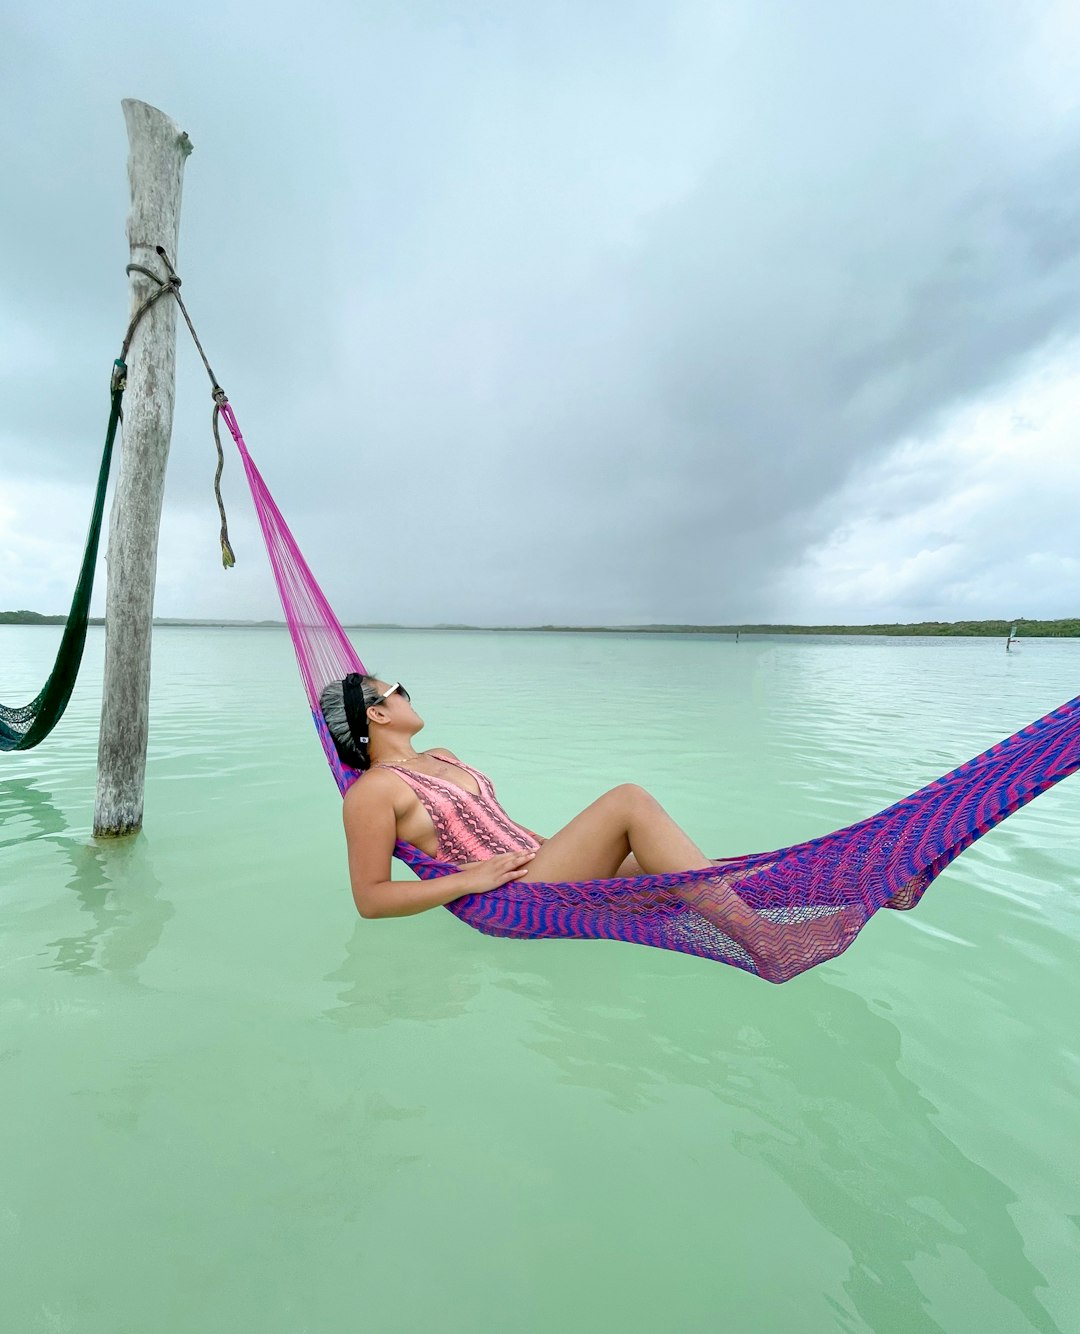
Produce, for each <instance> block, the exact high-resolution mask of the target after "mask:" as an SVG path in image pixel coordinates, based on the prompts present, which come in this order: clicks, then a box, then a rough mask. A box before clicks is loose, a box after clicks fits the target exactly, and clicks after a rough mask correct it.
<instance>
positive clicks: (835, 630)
mask: <svg viewBox="0 0 1080 1334" xmlns="http://www.w3.org/2000/svg"><path fill="white" fill-rule="evenodd" d="M66 620H67V617H66V616H43V615H42V614H41V613H40V612H36V611H0V625H63V624H64V622H65V621H66ZM90 624H91V625H104V624H105V622H104V619H103V618H102V617H100V616H92V617H91V618H90ZM154 624H155V625H234V626H253V627H254V626H284V624H285V623H284V621H209V620H190V621H187V620H183V619H178V618H174V617H163V618H161V619H160V620H157V619H155V621H154ZM1013 626H1015V627H1016V633H1017V635H1018V636H1020V637H1025V638H1028V639H1038V638H1044V637H1047V638H1053V639H1077V638H1080V617H1071V618H1070V617H1066V618H1064V619H1063V620H1056V621H1032V620H1027V619H1025V618H1024V617H1022V616H1018V617H1017V618H1016V620H1014V621H1011V620H1010V621H909V622H889V623H888V624H885V623H881V624H875V625H456V624H455V625H449V624H445V623H444V624H442V625H396V624H392V623H389V622H386V621H380V622H378V623H369V624H366V625H351V626H349V627H347V628H348V629H352V630H514V631H518V632H520V631H522V630H531V631H536V632H543V631H548V632H554V633H556V634H560V633H561V634H571V633H578V634H581V633H594V634H595V633H606V634H653V635H661V634H667V635H735V634H743V635H925V636H939V637H941V638H946V637H950V636H951V637H957V636H965V635H966V636H970V637H978V636H981V637H982V638H987V639H995V638H1000V639H1004V638H1005V636H1006V635H1007V634H1008V633H1009V631H1010V630H1012V628H1013Z"/></svg>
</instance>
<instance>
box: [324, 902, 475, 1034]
mask: <svg viewBox="0 0 1080 1334" xmlns="http://www.w3.org/2000/svg"><path fill="white" fill-rule="evenodd" d="M402 925H403V924H402V923H394V924H389V923H388V924H386V925H385V926H384V927H383V928H382V933H386V932H393V931H395V930H400V929H401V927H402ZM417 925H418V924H417ZM426 925H427V923H425V926H426ZM421 929H423V928H421ZM379 938H380V927H379V924H378V923H377V922H370V921H364V920H362V919H361V920H359V921H357V923H356V925H355V926H354V927H353V930H352V934H351V935H350V937H349V940H348V943H347V945H346V947H345V958H344V959H343V960H342V962H341V964H340V965H339V966H338V967H337V968H335V969H334V970H333V971H332V972H330V973H327V974H326V976H325V978H324V981H327V982H335V983H341V984H342V986H341V989H340V990H339V991H338V993H337V996H338V1001H337V1004H336V1005H332V1006H330V1007H329V1008H328V1009H326V1010H325V1011H324V1012H323V1013H324V1016H325V1017H326V1018H327V1019H330V1020H332V1021H333V1022H334V1023H335V1024H338V1025H340V1026H341V1027H342V1028H360V1029H363V1028H381V1027H383V1025H385V1024H389V1023H394V1022H398V1021H400V1020H408V1019H413V1020H419V1021H421V1022H423V1021H428V1022H430V1021H431V1020H439V1019H453V1018H456V1017H457V1016H459V1015H461V1014H464V1013H465V1011H466V1010H467V1009H468V1007H469V1004H470V1002H472V1001H473V1000H475V998H476V996H477V995H478V993H479V992H480V989H481V986H482V985H483V981H484V975H485V974H486V971H487V969H486V967H485V966H484V963H483V957H482V955H480V954H476V955H474V956H472V964H471V966H470V964H469V962H468V960H469V957H470V956H468V955H465V956H462V955H459V956H458V957H457V959H456V961H455V962H456V964H457V966H456V967H455V968H454V969H453V970H452V971H449V970H447V971H442V970H439V971H433V972H426V971H424V970H413V969H403V968H402V966H401V956H400V954H399V952H398V951H397V950H396V949H388V950H385V951H383V950H380V949H379V948H378V941H379Z"/></svg>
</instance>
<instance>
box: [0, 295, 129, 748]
mask: <svg viewBox="0 0 1080 1334" xmlns="http://www.w3.org/2000/svg"><path fill="white" fill-rule="evenodd" d="M140 314H141V312H140ZM126 385H127V365H126V363H125V362H124V360H123V358H121V357H118V358H117V359H116V361H115V362H114V363H113V372H112V383H111V386H110V388H111V393H112V407H111V410H110V412H109V426H108V430H107V431H106V432H105V448H104V450H103V452H102V455H101V467H100V468H99V469H98V483H97V494H96V495H95V497H94V512H93V514H92V515H91V517H90V528H89V531H88V532H87V535H86V547H85V549H84V551H83V558H82V566H81V568H80V570H79V581H78V583H77V584H76V585H75V596H74V597H73V598H72V600H71V610H70V611H69V612H68V618H67V624H66V625H65V626H64V633H63V636H62V637H61V640H60V648H59V650H58V651H57V654H56V662H55V663H54V665H53V669H52V671H51V673H50V674H49V679H48V680H47V681H46V682H45V685H44V686H43V688H42V689H41V691H40V693H39V694H38V695H37V696H36V697H35V698H34V699H32V700H31V701H30V703H29V704H26V705H23V706H22V707H21V708H8V707H7V706H5V705H3V704H0V751H5V750H30V748H31V747H32V746H36V745H37V744H38V743H39V742H40V741H44V740H45V738H46V737H47V736H48V735H49V733H50V732H51V731H52V730H53V728H54V727H55V726H56V724H57V723H58V722H59V721H60V719H61V717H62V716H63V713H64V710H65V709H66V708H67V705H68V701H69V700H70V699H71V692H72V691H73V690H74V689H75V678H76V677H77V676H78V674H79V664H80V662H81V661H82V655H83V646H84V645H85V643H86V627H87V623H88V621H89V618H90V595H91V593H92V592H93V589H94V567H95V565H96V564H97V554H98V542H99V539H100V537H101V521H102V517H103V515H104V513H105V492H106V490H107V489H108V485H109V468H110V465H111V463H112V453H113V442H114V441H115V439H116V431H117V427H118V426H119V424H120V420H121V404H122V401H123V397H124V389H125V387H126Z"/></svg>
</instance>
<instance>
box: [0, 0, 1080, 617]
mask: <svg viewBox="0 0 1080 1334" xmlns="http://www.w3.org/2000/svg"><path fill="white" fill-rule="evenodd" d="M137 16H141V17H140V21H139V22H136V17H137ZM1047 22H1049V20H1048V19H1046V18H1045V16H1040V17H1039V19H1038V20H1036V18H1035V17H1031V16H1026V15H1023V14H1019V13H1017V12H1016V11H1015V10H1014V9H1013V8H1012V7H1007V6H1000V7H995V6H992V5H991V6H987V5H984V4H980V5H975V4H971V5H969V6H957V7H952V8H951V9H950V11H949V13H948V14H942V12H941V7H940V6H936V5H930V4H913V5H909V6H905V7H904V8H903V11H902V12H899V11H898V12H895V13H894V12H891V11H889V12H886V11H885V10H884V9H883V8H881V7H877V6H851V5H846V4H845V5H835V6H824V7H812V8H811V7H807V6H803V5H798V4H795V3H787V4H774V5H768V6H761V5H756V4H749V3H747V4H733V5H729V6H708V5H699V4H691V3H675V4H673V5H670V6H665V7H662V8H661V7H658V6H646V5H629V6H628V5H618V6H616V5H614V4H599V5H592V6H587V7H582V6H569V5H566V6H564V5H554V6H545V7H542V8H540V7H529V6H525V5H510V4H503V5H498V4H496V5H493V6H488V7H484V9H483V11H482V12H481V11H479V10H478V9H477V7H476V6H472V5H450V4H446V5H436V6H433V7H431V8H430V9H427V10H425V11H424V13H423V15H421V14H420V13H419V12H418V11H414V12H411V13H403V12H402V11H401V10H400V9H398V8H391V7H378V6H375V7H367V8H364V9H362V10H353V9H350V8H347V7H345V6H336V5H325V6H315V7H314V8H313V10H312V12H311V13H310V14H307V15H305V21H304V22H303V24H300V23H298V22H297V21H296V19H295V18H294V17H293V16H292V15H291V14H290V12H289V11H287V10H286V9H285V8H283V7H278V8H273V7H271V8H270V9H266V8H260V9H258V10H256V9H254V8H252V7H250V6H246V5H242V4H234V5H231V6H227V7H225V8H224V9H221V8H214V9H213V10H212V11H211V10H210V8H208V7H205V6H200V5H198V4H196V5H194V6H189V7H187V9H186V10H185V12H184V14H183V15H182V16H179V17H177V18H173V17H170V18H169V21H168V23H166V22H165V20H164V18H162V19H161V20H157V19H154V18H151V19H149V20H147V19H146V16H145V14H144V13H143V11H142V10H141V9H140V8H138V7H136V6H134V5H127V6H124V5H122V6H118V7H113V8H111V9H110V11H109V13H108V14H107V15H89V14H85V13H83V12H82V11H81V10H80V9H79V8H78V7H76V6H73V5H67V6H64V5H61V6H59V7H55V8H54V9H52V10H50V11H49V13H48V14H40V15H38V14H31V13H29V12H27V13H24V14H22V15H20V17H19V19H18V20H17V23H18V24H19V25H20V27H19V28H18V29H17V30H16V31H15V33H14V37H13V40H12V42H11V43H10V44H9V45H8V52H7V57H6V58H7V60H8V62H9V69H8V70H7V72H6V76H5V80H4V92H3V94H2V96H3V98H4V100H5V103H7V107H6V113H5V116H4V118H3V121H4V128H3V129H2V130H0V135H2V137H3V143H4V157H5V162H6V167H5V176H6V178H7V182H8V187H9V196H8V198H9V204H8V207H7V208H5V210H4V215H3V220H2V222H0V226H2V227H3V235H2V239H3V246H2V254H0V283H2V290H3V293H4V302H3V306H4V311H5V315H4V317H3V320H2V321H0V338H2V340H3V346H5V347H6V348H7V349H8V350H9V352H11V353H12V355H9V356H7V357H6V358H5V361H6V364H5V366H4V367H3V368H0V378H2V380H3V389H4V402H5V420H4V423H3V426H2V427H0V466H2V467H3V468H4V471H5V475H7V476H8V477H9V478H11V479H15V480H18V481H19V483H20V496H21V497H23V501H22V503H23V504H24V505H25V504H32V496H33V487H34V483H35V479H37V480H40V481H41V482H42V483H44V482H45V481H48V480H55V479H56V477H57V475H58V474H62V475H64V476H65V477H68V476H70V478H71V485H72V486H73V487H74V486H75V483H76V473H77V472H78V470H79V469H80V468H82V469H85V473H86V477H87V484H86V503H87V508H88V507H89V497H90V477H91V475H92V462H91V461H90V460H91V458H92V453H93V449H94V448H96V447H97V445H96V441H97V436H98V434H99V433H100V430H101V429H102V427H103V420H104V394H103V380H104V376H105V375H106V374H107V368H108V365H109V363H110V362H111V358H112V356H113V355H114V353H115V349H114V343H115V342H116V341H117V340H118V339H119V336H120V333H121V331H122V327H123V322H124V316H125V304H126V293H125V289H124V282H123V264H124V262H125V260H126V254H125V247H124V241H123V218H124V213H125V209H126V198H125V183H124V176H123V159H124V152H125V147H124V143H123V132H122V121H121V118H120V113H119V108H118V102H119V99H120V97H122V96H126V95H135V96H142V97H145V98H146V99H147V100H149V101H152V102H154V103H155V104H157V105H159V106H162V107H163V108H164V109H165V110H167V111H169V112H170V114H172V115H173V116H174V117H175V118H176V119H178V120H179V121H180V122H181V123H182V124H183V125H184V126H185V128H187V129H188V130H189V132H190V133H191V136H192V138H193V140H194V142H195V146H196V151H195V154H194V155H193V157H192V158H191V159H190V161H189V163H188V167H187V177H186V184H185V206H184V224H183V241H182V253H181V256H180V269H181V272H182V273H183V274H184V276H185V292H186V294H187V298H188V301H189V303H190V305H191V308H192V311H193V314H194V315H195V316H196V319H197V321H198V323H199V326H200V331H201V333H202V334H203V336H204V338H205V340H206V342H207V344H208V348H209V350H210V353H211V358H212V360H213V361H214V363H215V367H216V369H217V370H218V372H219V374H220V375H221V378H222V380H223V382H224V383H225V385H226V388H227V389H228V390H229V392H230V395H231V397H232V399H233V402H234V404H235V406H236V408H237V412H238V414H239V416H240V420H241V422H242V424H243V426H244V428H245V433H246V435H247V437H248V439H249V443H250V444H251V447H252V449H253V451H254V452H255V454H256V457H257V458H258V459H259V461H260V465H261V466H262V468H263V471H264V473H265V475H266V477H267V479H268V481H269V482H270V484H271V487H272V489H273V490H274V492H275V494H276V496H277V499H278V501H279V503H280V505H281V506H282V508H283V510H284V511H285V513H286V515H287V517H289V519H290V521H291V522H292V523H293V525H294V527H295V529H296V531H297V535H298V537H299V538H300V540H301V543H302V545H303V546H304V547H305V550H306V551H307V554H308V556H309V559H310V561H311V564H312V566H313V568H314V569H315V570H316V572H317V573H318V574H319V575H320V577H321V578H322V579H323V580H324V582H325V584H326V588H327V591H328V593H329V595H330V596H331V599H332V601H333V602H334V603H335V605H336V606H338V608H339V610H340V611H341V613H342V615H343V616H344V617H345V618H347V619H375V620H402V621H442V620H445V621H459V620H465V621H471V622H477V623H496V624H504V623H513V622H517V623H531V622H537V621H560V622H592V621H608V622H632V621H684V620H685V621H717V622H720V621H727V620H741V619H765V618H769V617H776V618H778V619H779V618H783V619H797V618H799V608H798V607H794V606H791V605H788V603H787V602H785V598H786V597H787V596H788V594H787V593H785V591H784V590H785V589H787V590H790V587H791V572H792V570H793V569H795V568H797V567H798V566H799V564H800V562H801V561H803V560H804V559H805V558H806V553H807V552H809V551H812V550H818V549H820V547H821V545H822V543H823V542H826V541H827V539H828V536H829V526H830V525H835V524H836V523H837V522H838V519H837V514H836V509H835V505H831V504H830V498H835V497H837V496H840V495H843V496H844V497H845V498H846V499H847V500H849V501H850V502H851V503H852V504H854V505H856V506H857V505H858V495H857V493H855V494H852V492H851V488H850V485H849V483H850V479H851V478H852V476H853V475H858V474H859V471H860V470H865V469H866V468H867V467H869V466H871V465H872V464H873V463H874V461H875V460H885V459H887V457H888V455H889V453H890V451H892V450H894V449H895V448H896V447H897V445H898V444H899V443H900V442H901V441H903V440H904V439H906V438H908V437H910V436H911V435H912V434H917V433H920V432H926V431H930V430H932V429H933V427H934V424H935V423H936V422H939V421H941V420H943V419H944V418H945V417H946V416H947V414H948V413H949V412H951V411H953V410H955V409H956V408H958V407H959V406H962V405H963V404H965V403H967V402H970V401H973V400H976V399H977V398H978V397H979V396H980V395H982V394H984V393H987V392H990V391H991V390H992V389H994V387H995V386H999V385H1000V384H1001V383H1002V382H1004V381H1007V380H1008V379H1009V377H1010V376H1012V375H1013V374H1014V373H1015V372H1016V370H1017V368H1018V367H1019V366H1021V365H1022V364H1026V363H1027V362H1028V361H1029V360H1030V359H1031V357H1032V356H1033V355H1038V352H1039V349H1040V348H1043V347H1049V346H1051V345H1056V344H1057V343H1058V342H1060V341H1061V340H1062V339H1067V338H1069V337H1071V336H1075V334H1076V333H1077V322H1078V312H1080V262H1078V255H1077V243H1076V237H1077V235H1078V230H1077V225H1076V224H1077V221H1078V216H1077V215H1078V213H1080V197H1078V192H1077V189H1076V187H1075V185H1074V182H1075V180H1076V179H1077V173H1076V167H1077V164H1078V158H1080V126H1078V123H1077V118H1076V116H1075V114H1074V112H1073V110H1071V109H1070V107H1069V106H1068V105H1066V106H1064V107H1063V98H1064V97H1065V96H1066V94H1065V93H1064V92H1063V89H1066V88H1067V87H1068V79H1067V77H1066V75H1067V70H1066V69H1065V68H1064V67H1063V66H1062V64H1061V61H1062V60H1064V57H1063V56H1060V57H1059V55H1058V54H1057V53H1058V52H1059V51H1061V50H1064V49H1065V48H1066V45H1067V44H1066V43H1064V42H1063V41H1062V40H1061V38H1062V37H1063V36H1064V34H1063V33H1061V32H1056V33H1055V32H1054V31H1048V29H1047V28H1046V23H1047ZM1040 25H1041V26H1040ZM210 29H212V30H213V34H214V40H212V41H210V40H208V39H207V33H208V31H209V30H210ZM166 38H167V40H166ZM132 69H137V70H139V71H140V74H141V78H140V79H139V80H138V83H139V85H140V86H134V85H133V83H132V80H131V75H130V71H131V70H132ZM14 351H18V352H19V358H18V360H17V361H16V359H15V358H14V355H13V353H14ZM201 375H202V372H201V368H199V367H198V364H197V362H196V361H195V360H194V358H193V357H192V356H191V354H190V353H189V352H188V351H187V350H186V349H184V350H183V351H182V354H181V363H180V394H179V406H178V412H177V420H176V427H175V431H174V443H173V454H172V458H171V460H170V480H169V490H168V496H167V506H168V507H169V512H170V515H171V519H170V522H172V523H173V525H174V528H175V529H176V530H177V531H178V532H179V530H180V529H182V530H183V534H184V538H183V540H182V541H181V540H179V538H178V539H177V540H176V541H175V542H173V541H171V540H170V541H168V542H166V545H165V546H164V547H163V553H162V555H163V559H162V571H161V578H162V584H161V595H160V596H159V603H158V607H159V610H160V611H162V612H163V613H164V614H174V615H178V614H192V615H210V614H223V615H238V616H242V615H269V614H273V611H274V608H273V605H272V601H271V599H272V590H271V587H270V584H269V581H268V578H267V577H266V575H265V572H264V571H262V570H261V569H260V572H259V573H258V574H256V573H255V572H254V571H253V570H252V571H241V572H240V573H239V574H238V576H237V577H236V578H235V579H233V578H232V577H230V581H224V580H223V577H221V576H219V574H218V571H217V570H216V569H215V568H214V560H213V548H214V531H215V522H214V518H213V507H212V501H211V500H210V493H209V484H208V476H209V470H210V469H211V468H212V457H211V454H212V451H211V447H210V445H209V434H208V425H207V422H208V415H209V414H208V398H207V395H206V389H205V385H204V382H203V381H202V380H201V378H200V377H201ZM938 462H939V464H940V466H945V465H944V463H943V462H942V460H941V459H939V460H938ZM953 466H958V465H956V463H955V460H954V461H953ZM951 480H952V479H951V478H946V477H942V478H941V479H940V482H939V485H940V486H941V487H943V488H947V486H948V485H949V484H950V482H951ZM909 484H910V483H909V481H904V482H903V485H905V486H908V485H909ZM929 485H931V486H932V485H933V482H931V483H929ZM227 487H229V488H230V490H229V497H230V501H231V504H232V506H233V508H234V510H235V511H237V512H238V515H239V517H238V518H237V520H236V525H237V526H238V531H239V533H240V534H242V535H243V538H244V546H246V550H245V549H243V547H242V549H241V559H242V560H243V561H244V562H245V564H246V563H251V564H252V565H255V564H256V563H258V562H260V561H261V555H260V553H259V551H258V549H257V546H256V543H257V537H256V535H255V533H254V531H253V530H252V529H251V527H250V524H249V523H247V522H246V521H245V520H244V518H243V515H244V513H245V503H246V502H245V500H244V497H243V494H242V490H241V483H240V475H239V469H238V468H236V467H233V468H232V470H231V476H230V477H229V479H228V480H227ZM897 503H898V504H902V503H903V501H902V498H901V497H899V496H898V501H897ZM73 522H74V520H73ZM200 525H204V526H205V533H206V545H205V551H206V556H207V558H206V560H205V562H202V561H200V560H199V559H198V558H197V557H195V556H194V555H191V554H190V551H191V547H190V539H191V537H192V534H193V533H196V532H198V530H199V528H200ZM167 531H168V525H167ZM1070 542H1074V539H1072V538H1071V537H1070V536H1069V535H1068V534H1067V533H1066V531H1065V530H1064V529H1062V534H1061V538H1060V543H1061V544H1067V543H1070ZM166 557H168V558H167V559H166ZM985 559H986V553H984V552H979V553H977V552H975V551H972V553H971V560H972V561H981V560H985ZM0 568H5V567H0ZM7 568H11V567H10V565H9V566H8V567H7ZM27 568H28V567H27V564H26V561H25V560H24V561H23V562H22V564H21V565H20V566H19V569H20V570H21V571H26V570H27ZM970 573H971V575H972V577H973V579H974V578H975V576H976V575H977V570H974V569H973V570H972V571H971V572H970ZM20 586H21V587H23V588H26V589H27V591H26V593H25V595H24V594H21V593H20V588H19V587H15V588H13V589H11V590H10V591H9V590H7V589H0V604H6V603H13V604H16V605H24V604H25V603H27V602H28V601H29V600H30V585H29V575H27V574H25V573H24V574H21V575H20ZM50 587H51V584H50ZM804 591H805V585H804ZM883 596H884V593H883ZM43 609H45V610H53V609H56V608H55V607H48V608H43ZM992 610H993V609H983V608H981V607H980V608H978V609H973V610H972V613H971V614H980V613H983V614H991V611H992ZM1066 610H1067V609H1062V613H1061V614H1065V611H1066ZM913 614H914V612H913ZM811 618H812V617H811Z"/></svg>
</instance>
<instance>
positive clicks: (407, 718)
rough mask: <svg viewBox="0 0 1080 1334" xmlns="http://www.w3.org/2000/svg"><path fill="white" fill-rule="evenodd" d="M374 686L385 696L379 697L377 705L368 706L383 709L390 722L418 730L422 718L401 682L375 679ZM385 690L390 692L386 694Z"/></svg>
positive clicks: (410, 729) (421, 724)
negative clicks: (387, 714)
mask: <svg viewBox="0 0 1080 1334" xmlns="http://www.w3.org/2000/svg"><path fill="white" fill-rule="evenodd" d="M375 688H376V691H377V693H378V694H379V695H380V696H385V698H382V699H380V700H379V703H378V705H371V704H369V705H368V708H376V707H377V708H380V709H385V710H386V711H387V713H389V715H390V722H391V723H392V724H394V725H398V726H402V727H403V728H404V729H405V730H407V731H409V732H419V730H420V728H421V727H423V725H424V720H423V718H421V717H420V715H419V714H418V713H417V712H416V710H415V709H414V708H413V706H412V702H411V700H410V699H409V693H408V691H407V690H406V689H405V688H404V686H402V684H401V682H400V681H377V682H376V683H375ZM387 691H390V692H391V693H390V694H387V693H386V692H387Z"/></svg>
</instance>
